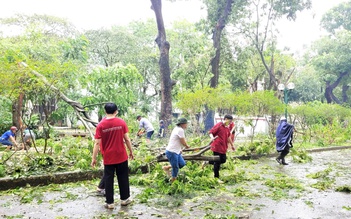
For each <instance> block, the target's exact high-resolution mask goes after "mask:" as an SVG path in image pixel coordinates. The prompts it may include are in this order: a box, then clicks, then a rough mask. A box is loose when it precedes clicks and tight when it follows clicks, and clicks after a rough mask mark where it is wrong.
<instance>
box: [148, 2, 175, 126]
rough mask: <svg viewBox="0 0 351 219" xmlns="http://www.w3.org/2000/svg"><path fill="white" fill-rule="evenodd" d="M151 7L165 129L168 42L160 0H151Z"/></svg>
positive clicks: (168, 111) (169, 105)
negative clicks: (154, 22) (154, 24)
mask: <svg viewBox="0 0 351 219" xmlns="http://www.w3.org/2000/svg"><path fill="white" fill-rule="evenodd" d="M151 8H152V10H153V11H154V12H155V16H156V22H157V30H158V35H157V38H156V39H155V42H156V43H157V46H158V48H159V50H160V59H159V66H160V78H161V115H160V119H162V120H163V121H164V122H165V127H166V131H167V128H168V125H169V124H171V122H172V79H171V70H170V67H169V48H170V44H169V42H168V41H167V38H166V30H165V26H164V23H163V16H162V0H151Z"/></svg>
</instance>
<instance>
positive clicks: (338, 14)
mask: <svg viewBox="0 0 351 219" xmlns="http://www.w3.org/2000/svg"><path fill="white" fill-rule="evenodd" d="M350 14H351V1H348V2H343V3H341V4H339V5H338V6H336V7H334V8H332V9H330V10H329V11H328V12H327V13H325V14H324V15H323V17H322V20H321V26H322V27H323V28H324V29H326V30H327V31H328V32H330V33H335V32H336V31H337V30H348V31H351V17H350Z"/></svg>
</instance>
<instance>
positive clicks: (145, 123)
mask: <svg viewBox="0 0 351 219" xmlns="http://www.w3.org/2000/svg"><path fill="white" fill-rule="evenodd" d="M137 120H138V121H139V131H138V134H137V135H138V136H141V135H142V134H143V131H145V132H146V139H148V140H151V137H152V135H153V134H154V127H153V126H152V124H151V122H150V121H149V120H148V119H146V118H142V117H141V116H137Z"/></svg>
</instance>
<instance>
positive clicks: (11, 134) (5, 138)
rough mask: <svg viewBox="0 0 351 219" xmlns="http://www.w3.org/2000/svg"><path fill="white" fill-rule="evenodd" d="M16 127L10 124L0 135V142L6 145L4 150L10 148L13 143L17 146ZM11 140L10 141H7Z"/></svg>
mask: <svg viewBox="0 0 351 219" xmlns="http://www.w3.org/2000/svg"><path fill="white" fill-rule="evenodd" d="M17 130H18V129H17V127H16V126H12V127H11V128H10V130H8V131H6V132H5V133H4V134H3V135H2V136H1V137H0V144H2V145H7V148H6V150H8V149H12V146H13V145H15V146H16V147H17V145H18V144H17V142H16V139H15V137H16V132H17ZM9 140H11V141H12V142H11V141H9Z"/></svg>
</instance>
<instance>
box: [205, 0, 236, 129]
mask: <svg viewBox="0 0 351 219" xmlns="http://www.w3.org/2000/svg"><path fill="white" fill-rule="evenodd" d="M204 3H205V4H206V6H207V14H208V21H209V23H210V26H211V30H212V42H213V48H214V55H213V57H212V58H211V60H210V65H211V72H212V74H213V76H212V78H211V80H210V87H211V88H216V87H217V86H218V81H219V73H220V72H219V69H220V60H221V37H222V32H223V29H224V27H225V26H226V25H227V24H228V22H229V18H230V14H231V12H232V7H233V4H234V0H219V1H213V0H204ZM214 114H215V112H214V111H213V110H211V109H209V108H206V113H205V132H206V131H208V130H210V129H211V128H212V126H213V125H214Z"/></svg>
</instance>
